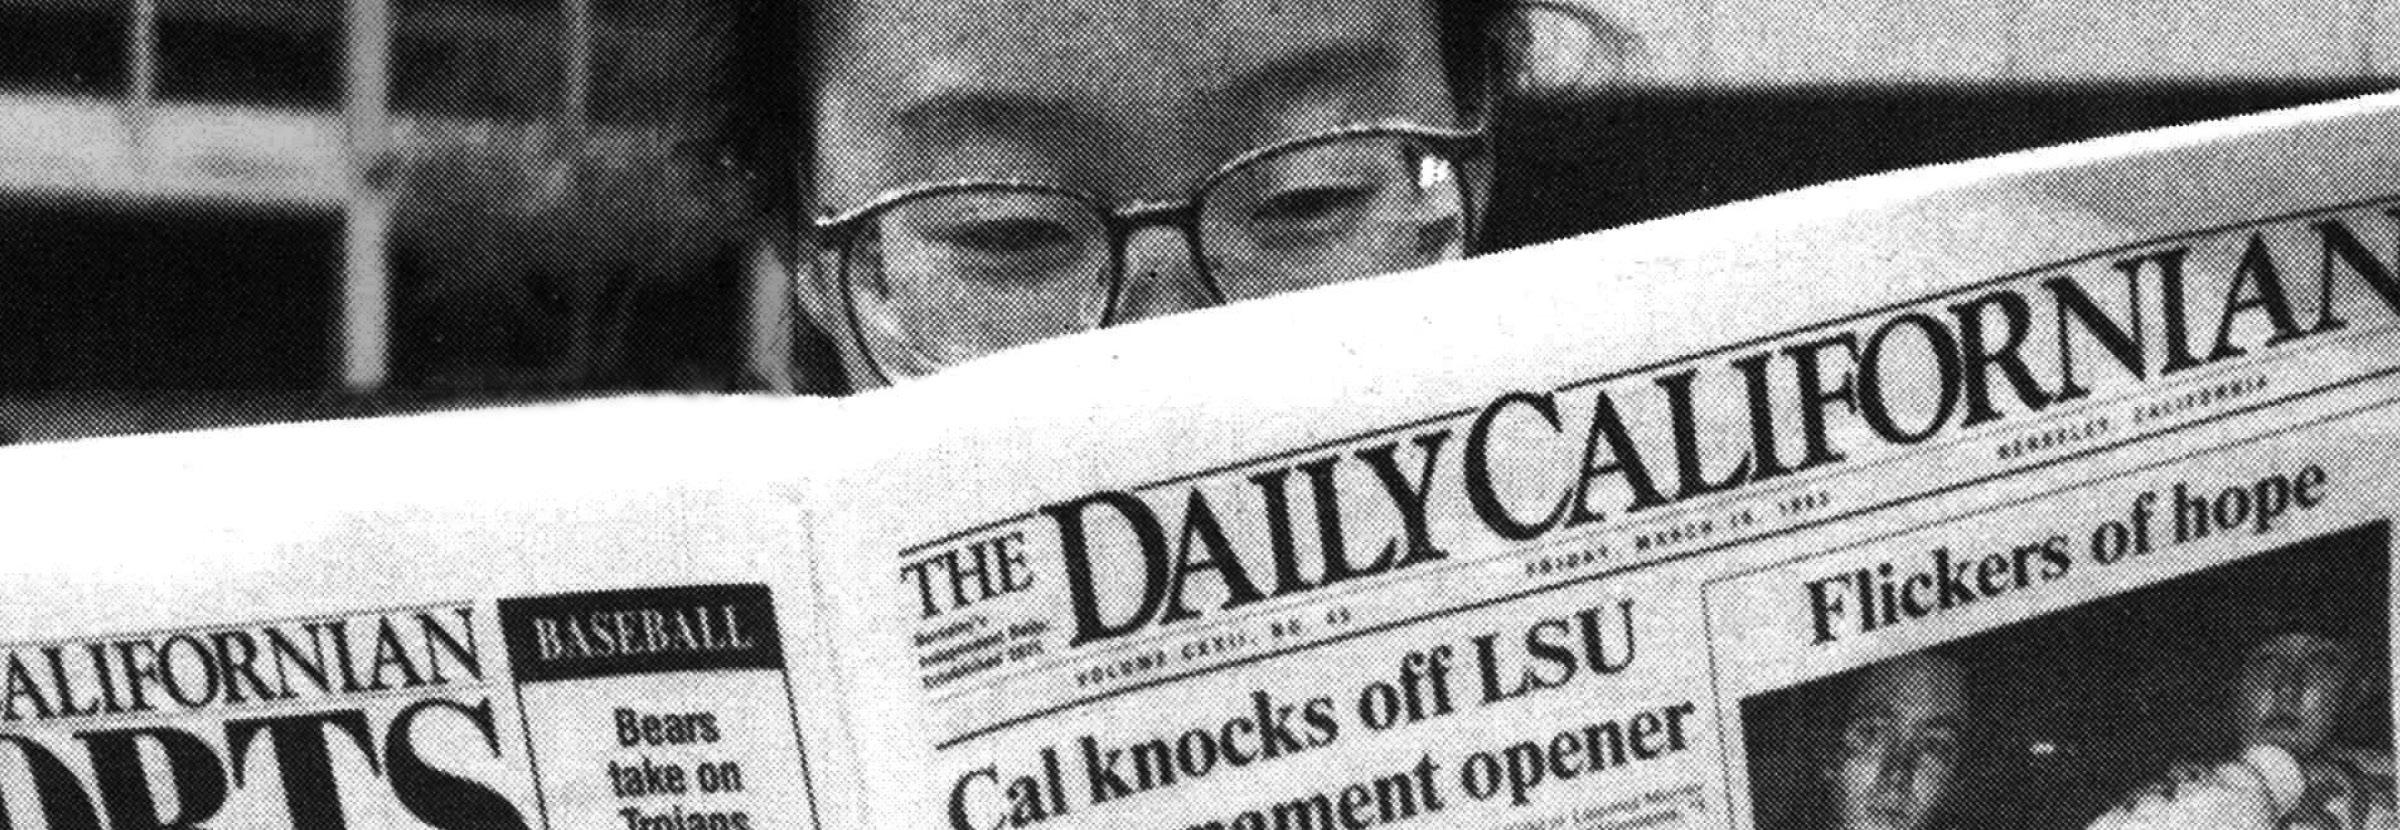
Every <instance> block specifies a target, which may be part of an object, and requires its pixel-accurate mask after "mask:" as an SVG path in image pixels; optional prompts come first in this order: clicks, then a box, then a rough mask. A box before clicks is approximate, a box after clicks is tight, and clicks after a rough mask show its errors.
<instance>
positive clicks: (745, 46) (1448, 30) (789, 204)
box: [716, 0, 1549, 222]
mask: <svg viewBox="0 0 2400 830" xmlns="http://www.w3.org/2000/svg"><path fill="white" fill-rule="evenodd" d="M812 1H813V2H822V0H733V6H734V8H733V13H732V15H731V16H730V17H729V18H728V23H729V25H730V26H731V30H730V31H729V32H728V37H727V44H728V45H727V47H726V48H727V50H728V51H727V52H726V54H725V55H724V59H723V60H721V61H719V63H718V66H719V69H720V71H719V74H718V78H717V84H718V87H719V88H718V90H717V94H718V96H719V98H718V100H720V101H722V102H723V104H722V106H723V107H724V110H723V113H722V117H721V118H720V121H719V125H718V131H717V136H716V142H717V151H718V158H719V160H720V163H721V164H723V165H724V166H725V167H727V168H729V170H730V172H733V173H735V174H736V175H737V176H738V178H740V179H741V180H743V181H745V182H747V183H748V187H747V191H748V196H749V197H750V198H751V199H752V200H754V201H755V203H756V205H757V207H758V208H759V209H760V211H761V213H762V214H764V215H765V216H766V217H768V218H770V219H773V220H775V221H779V222H789V221H791V220H793V219H795V218H796V217H795V216H794V212H795V211H797V210H798V209H799V207H800V202H801V198H802V196H803V195H804V194H802V193H801V192H800V187H801V182H803V181H805V180H806V178H807V175H806V174H807V173H808V170H807V169H806V168H805V166H804V165H805V164H806V161H807V158H808V149H809V140H810V139H809V135H810V133H811V132H812V131H813V125H812V124H811V123H810V117H811V112H810V109H809V103H808V100H807V97H808V88H807V84H806V80H805V79H806V73H807V69H808V67H807V60H808V57H807V55H808V33H809V32H810V31H812V28H811V25H810V24H811V14H810V12H811V10H810V8H809V4H810V2H812ZM1424 2H1428V3H1431V4H1433V6H1434V8H1435V10H1436V13H1437V14H1438V15H1439V21H1438V22H1439V25H1440V27H1441V33H1442V57H1443V60H1444V62H1445V64H1446V65H1447V66H1448V67H1449V75H1450V85H1451V89H1452V90H1453V91H1454V92H1455V93H1456V94H1457V95H1458V97H1459V100H1461V101H1464V102H1469V103H1470V104H1472V103H1474V102H1476V101H1477V99H1478V98H1479V97H1480V96H1481V94H1482V91H1483V90H1484V89H1485V87H1486V85H1487V84H1488V83H1490V82H1491V79H1497V78H1507V77H1513V76H1514V74H1515V73H1516V71H1517V68H1518V67H1517V65H1516V61H1517V60H1518V54H1519V52H1520V50H1519V49H1517V48H1515V45H1516V43H1517V42H1518V40H1519V39H1518V37H1517V36H1516V33H1515V31H1514V29H1513V28H1512V25H1513V24H1512V21H1514V20H1516V19H1517V16H1516V14H1515V10H1516V9H1518V8H1529V7H1531V6H1535V5H1541V6H1544V7H1547V6H1548V4H1549V0H1424ZM1484 115H1487V116H1488V115H1491V114H1490V113H1484Z"/></svg>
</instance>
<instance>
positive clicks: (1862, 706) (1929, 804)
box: [1831, 656, 1966, 830]
mask: <svg viewBox="0 0 2400 830" xmlns="http://www.w3.org/2000/svg"><path fill="white" fill-rule="evenodd" d="M1964 684H1965V676H1964V672H1963V671H1962V670H1961V669H1960V668H1959V666H1958V664H1956V663H1952V662H1950V661H1947V660H1943V659H1940V658H1934V657H1925V656H1912V657H1904V658H1901V659H1900V660H1897V661H1893V662H1890V663H1885V664H1883V665H1880V666H1876V667H1874V668H1871V669H1868V670H1867V672H1866V674H1865V675H1864V676H1863V677H1862V678H1861V680H1860V684H1859V687H1858V691H1857V693H1856V695H1855V696H1854V697H1853V698H1852V699H1851V701H1850V709H1849V712H1848V713H1847V717H1846V719H1845V720H1844V721H1843V726H1842V731H1841V736H1840V746H1839V753H1840V754H1839V760H1838V761H1837V762H1836V763H1835V764H1834V768H1833V769H1832V770H1831V777H1832V779H1833V781H1832V783H1833V787H1834V793H1835V797H1836V799H1837V807H1838V809H1839V813H1840V815H1839V818H1840V821H1841V824H1840V826H1841V827H1843V828H1846V830H1870V828H1871V829H1872V830H1922V828H1924V827H1925V826H1926V823H1927V822H1928V821H1929V820H1930V819H1931V817H1932V815H1933V811H1934V809H1935V808H1936V807H1938V806H1940V804H1941V802H1942V799H1943V797H1944V796H1945V795H1947V794H1948V793H1949V790H1950V783H1951V778H1952V776H1953V775H1955V774H1956V772H1957V769H1958V757H1959V749H1960V748H1959V737H1958V733H1959V718H1960V715H1961V714H1962V712H1963V710H1964V709H1965V707H1966V703H1965V701H1966V695H1965V689H1964Z"/></svg>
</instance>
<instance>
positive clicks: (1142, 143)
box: [725, 0, 1518, 388]
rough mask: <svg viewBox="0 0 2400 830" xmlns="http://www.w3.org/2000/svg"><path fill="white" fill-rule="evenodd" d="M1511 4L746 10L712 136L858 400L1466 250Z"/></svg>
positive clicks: (1134, 3)
mask: <svg viewBox="0 0 2400 830" xmlns="http://www.w3.org/2000/svg"><path fill="white" fill-rule="evenodd" d="M1515 5H1516V4H1514V3H1512V2H1507V0H1405V1H1404V2H1381V1H1380V0H1298V1H1297V2H1293V1H1291V0H1280V1H1279V2H1266V1H1265V0H1240V1H1239V2H1226V3H1189V2H1182V1H1181V0H1065V1H1064V2H1061V1H1060V0H1011V1H1010V2H962V1H953V0H944V2H931V3H883V2H861V1H860V0H756V1H755V2H751V3H748V4H746V12H745V13H746V14H747V15H749V16H750V17H751V18H753V19H751V20H748V21H744V22H743V23H742V24H741V25H738V26H736V27H735V29H734V33H735V35H736V38H737V42H736V53H735V58H734V59H733V60H731V61H729V62H728V64H727V67H728V69H729V71H730V73H731V76H730V77H729V78H728V79H727V80H728V83H729V84H730V85H731V88H732V91H733V92H734V94H735V100H736V101H737V102H738V106H736V107H735V108H734V109H733V116H734V117H733V119H732V120H731V122H730V124H729V129H728V130H727V132H726V138H725V140H726V142H727V146H728V150H729V152H730V153H732V154H733V155H734V157H735V158H737V159H739V160H740V163H741V164H743V165H744V166H745V167H746V168H747V169H748V170H749V171H750V172H751V174H752V175H753V176H754V178H755V179H756V181H757V182H759V183H761V186H762V187H763V190H764V192H765V193H766V194H767V196H768V199H769V201H770V202H771V203H772V204H773V208H774V210H775V211H776V212H778V213H781V214H785V215H786V216H787V217H802V218H798V219H796V220H794V224H795V225H796V226H798V227H799V233H798V236H799V237H801V239H800V246H801V247H803V248H804V249H806V250H807V251H808V253H807V254H804V255H802V257H800V260H801V261H803V262H806V263H810V264H812V266H813V267H804V268H801V269H799V271H800V273H799V275H798V295H799V299H800V305H801V307H802V308H803V309H804V310H805V312H806V315H807V317H808V319H809V321H810V323H811V324H812V325H814V326H815V327H816V328H817V329H818V330H820V331H822V332H826V333H828V334H829V335H830V337H831V339H832V340H833V345H834V348H835V349H836V350H838V352H839V354H840V361H839V362H840V365H841V369H842V371H843V373H844V374H846V375H847V376H848V380H849V382H850V384H851V385H852V386H853V387H855V388H870V387H875V386H881V385H885V384H887V383H889V382H890V381H892V380H895V379H901V378H908V377H916V376H921V375H924V374H928V373H931V372H933V371H936V370H939V369H942V368H944V367H947V366H950V365H953V364H956V363H958V362H960V361H964V360H967V359H970V358H973V357H977V356H980V355H983V354H987V353H990V352H993V351H996V350H999V349H1003V348H1008V347H1011V346H1018V345H1023V344H1026V343H1030V342H1033V341H1037V340H1043V339H1047V338H1051V337H1056V336H1059V335H1063V334H1069V333H1072V332H1077V331H1085V330H1090V329H1095V328H1099V327H1102V326H1109V325H1116V324H1120V323H1126V322H1131V321H1135V320H1141V319H1146V318H1150V317H1155V316H1159V315H1163V314H1170V313H1174V312H1177V311H1183V310H1187V309H1192V308H1198V307H1203V306H1213V305H1220V304H1223V303H1227V302H1234V301H1240V300H1246V299H1251V298H1255V297H1262V296H1267V295H1272V294H1277V293H1281V292H1285V291H1291V290H1294V289H1299V288H1306V287H1310V286H1316V285H1324V284H1328V283H1334V282H1341V281H1345V280H1351V279H1356V278H1359V277H1363V276H1368V275H1373V274H1380V273H1386V272H1391V271H1398V270H1405V269H1409V268H1415V267H1419V266H1423V265H1428V264H1432V263H1435V262H1439V261H1442V260H1446V259H1451V258H1455V257H1458V256H1461V255H1463V254H1464V253H1466V252H1468V250H1469V249H1470V248H1472V246H1473V243H1474V239H1475V234H1476V229H1477V226H1478V224H1479V219H1480V216H1481V214H1482V212H1483V201H1484V198H1485V191H1486V190H1487V187H1486V183H1487V181H1488V179H1489V172H1490V167H1489V164H1490V148H1489V143H1488V136H1489V127H1490V120H1489V118H1490V115H1491V112H1492V109H1493V106H1492V105H1493V102H1494V99H1495V98H1496V96H1497V95H1498V94H1499V93H1498V90H1497V87H1498V84H1499V80H1498V79H1500V78H1503V77H1507V76H1508V75H1510V74H1511V72H1512V69H1511V66H1512V65H1513V64H1514V63H1515V62H1516V60H1517V49H1516V47H1515V46H1514V44H1515V42H1516V41H1517V40H1518V39H1517V38H1512V37H1510V36H1509V35H1508V34H1507V32H1506V31H1504V30H1505V29H1508V28H1510V27H1511V26H1512V20H1514V19H1515V14H1516V11H1515V9H1514V8H1513V7H1514V6H1515ZM795 16H797V17H799V18H801V20H800V21H795V20H794V19H793V18H794V17H795ZM803 21H804V22H803ZM811 125H813V127H814V129H813V132H811V131H809V130H808V128H809V126H811ZM795 183H797V184H795Z"/></svg>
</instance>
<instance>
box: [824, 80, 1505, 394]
mask: <svg viewBox="0 0 2400 830" xmlns="http://www.w3.org/2000/svg"><path fill="white" fill-rule="evenodd" d="M1378 137H1396V138H1402V139H1407V140H1412V141H1420V142H1424V143H1425V144H1427V145H1428V146H1429V147H1430V148H1431V150H1432V154H1433V155H1436V156H1439V157H1441V158H1444V159H1448V160H1449V161H1450V162H1451V164H1452V166H1453V167H1454V168H1455V172H1456V174H1457V175H1458V176H1459V179H1460V180H1459V182H1458V189H1459V199H1460V211H1461V213H1462V214H1464V219H1465V221H1464V225H1465V227H1464V228H1462V229H1461V233H1460V236H1461V238H1462V239H1463V240H1465V241H1466V242H1467V243H1468V244H1472V243H1473V241H1474V240H1475V238H1476V237H1477V236H1478V235H1479V234H1480V233H1481V231H1482V222H1483V219H1484V216H1483V210H1482V206H1481V205H1479V204H1477V203H1476V192H1475V176H1474V175H1470V171H1472V170H1474V169H1475V168H1473V167H1472V166H1471V165H1472V164H1474V163H1475V162H1478V161H1482V160H1485V159H1488V158H1490V157H1491V155H1492V153H1493V150H1492V131H1491V126H1490V124H1489V122H1488V121H1487V122H1484V123H1479V124H1477V125H1475V126H1472V127H1464V128H1453V127H1434V126H1429V125H1426V124H1423V123H1420V122H1416V121H1406V120H1385V121H1371V122H1363V123H1358V124H1350V125H1345V126H1340V127H1335V128H1333V129H1329V130H1323V131H1320V132H1314V133H1308V134H1305V135H1300V136H1294V137H1292V138H1287V139H1283V140H1280V141H1275V142H1271V143H1268V144H1265V145H1261V146H1259V147H1256V148H1252V149H1251V150H1249V151H1247V152H1244V153H1242V154H1240V155H1237V156H1234V157H1233V158H1232V159H1229V160H1227V161H1226V162H1225V163H1224V164H1221V165H1218V166H1217V168H1216V169H1215V170H1214V171H1212V172H1210V173H1209V174H1208V175H1207V176H1205V177H1202V178H1201V179H1200V181H1199V182H1198V183H1197V184H1195V185H1194V186H1193V187H1192V188H1191V190H1190V191H1189V193H1187V194H1186V195H1185V196H1184V197H1183V198H1182V199H1168V200H1148V201H1133V202H1118V201H1114V200H1111V199H1109V198H1107V197H1104V196H1101V195H1100V194H1097V193H1094V192H1091V191H1089V190H1083V189H1080V188H1073V187H1068V186H1066V185H1063V184H1059V183H1057V182H1051V181H1042V180H1037V179H1006V178H968V179H953V180H949V181H939V182H925V183H921V184H914V185H909V186H905V187H901V188H897V189H893V190H889V191H885V192H884V193H882V194H881V195H878V196H876V197H874V198H872V199H869V200H867V202H866V203H865V204H862V205H859V206H858V207H854V208H851V209H849V210H846V211H842V212H840V213H828V214H826V215H824V216H822V217H819V218H817V219H815V220H812V221H811V222H810V223H809V229H810V230H811V231H812V232H813V234H812V235H813V240H812V241H813V242H814V243H815V244H816V246H817V248H818V249H819V250H822V251H830V252H832V253H833V255H834V256H835V257H836V267H837V269H838V270H839V271H840V272H841V273H840V284H839V285H838V286H836V288H837V289H838V290H839V291H840V292H841V295H842V306H843V308H844V310H846V311H847V312H848V314H847V315H846V316H847V317H849V322H850V336H851V339H852V340H853V341H854V342H855V343H857V345H858V348H859V352H860V354H861V355H863V356H864V357H865V358H866V362H867V364H868V366H869V368H871V369H872V370H873V371H874V372H875V373H876V375H878V376H879V377H881V379H883V380H884V381H885V382H887V383H888V382H890V381H891V380H892V375H891V373H890V372H887V371H885V370H884V368H883V361H882V359H881V358H880V357H878V356H877V355H876V349H875V347H874V346H873V345H872V344H869V343H868V342H867V338H866V329H865V326H864V325H863V323H862V321H861V320H860V319H859V310H858V301H857V299H856V298H855V297H854V296H853V294H852V285H851V276H850V270H851V269H850V260H851V258H852V249H853V248H854V247H855V246H856V244H857V242H858V240H857V237H858V235H859V233H860V232H861V229H862V228H864V227H866V226H867V223H868V222H870V221H871V220H873V219H875V218H877V217H879V216H881V215H883V214H884V213H886V212H889V211H890V210H892V209H893V208H896V207H899V206H901V205H904V204H907V203H910V202H914V201H917V200H920V199H928V198H933V197H936V196H946V195H950V194H955V193H976V192H983V191H1007V192H1012V193H1037V194H1042V195H1047V196H1055V197H1058V198H1063V199H1068V200H1071V201H1073V202H1076V203H1078V204H1081V205H1083V206H1084V207H1086V208H1089V209H1090V211H1091V215H1093V216H1095V217H1098V218H1099V219H1100V223H1101V226H1102V228H1103V230H1105V231H1106V232H1107V234H1108V242H1109V245H1108V247H1109V266H1110V267H1109V276H1108V292H1107V296H1106V298H1105V300H1104V301H1103V303H1102V305H1101V309H1100V322H1099V323H1098V324H1097V325H1095V326H1093V327H1092V328H1090V329H1083V330H1082V331H1097V330H1099V329H1104V328H1109V327H1111V326H1114V325H1118V324H1119V323H1121V322H1122V321H1120V320H1118V319H1116V318H1117V316H1118V303H1119V301H1120V300H1121V299H1122V297H1123V294H1124V291H1125V278H1126V273H1127V271H1128V270H1130V269H1129V268H1127V265H1126V263H1127V259H1128V257H1127V256H1126V248H1127V246H1128V245H1129V244H1130V243H1131V241H1132V239H1133V235H1134V234H1135V233H1136V232H1138V231H1141V230H1142V229H1144V228H1152V227H1173V228H1175V229H1177V230H1179V231H1181V232H1182V235H1183V239H1184V244H1185V246H1186V247H1187V248H1188V249H1189V250H1188V253H1189V255H1190V256H1191V261H1192V270H1193V273H1194V274H1195V275H1196V276H1197V277H1198V278H1199V280H1200V285H1201V287H1202V288H1203V289H1205V290H1206V291H1207V292H1208V300H1209V306H1210V307H1214V306H1221V305H1225V304H1226V303H1228V302H1231V301H1230V300H1228V299H1227V298H1226V294H1225V290H1224V287H1223V286H1220V285H1218V284H1217V279H1216V275H1215V274H1214V273H1212V272H1211V269H1210V268H1209V264H1208V255H1207V249H1206V248H1205V247H1204V246H1203V245H1202V244H1201V241H1200V239H1201V229H1200V220H1201V203H1202V201H1203V200H1204V198H1205V197H1207V196H1208V195H1209V194H1210V191H1213V190H1215V189H1216V188H1217V186H1218V185H1220V184H1223V183H1224V182H1225V180H1227V179H1230V178H1232V177H1233V176H1235V175H1237V174H1240V173H1242V172H1245V171H1246V170H1247V169H1248V168H1249V167H1251V166H1253V165H1255V164H1257V163H1259V162H1261V161H1263V160H1265V159H1269V158H1275V157H1278V156H1282V155H1285V154H1289V153H1295V152H1300V151H1303V150H1307V149H1310V148H1313V147H1318V146H1322V145H1327V144H1334V143H1338V142H1342V141H1349V140H1353V139H1360V138H1378Z"/></svg>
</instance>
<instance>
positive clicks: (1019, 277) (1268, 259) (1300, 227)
mask: <svg viewBox="0 0 2400 830" xmlns="http://www.w3.org/2000/svg"><path fill="white" fill-rule="evenodd" d="M1484 149H1485V131H1484V130H1482V129H1469V130H1451V129H1441V128H1434V127H1425V126H1419V125H1414V124H1401V123H1378V124H1365V125H1358V126H1351V127H1344V128H1341V129H1336V130H1331V131H1328V132H1322V133H1316V134H1313V135H1308V136H1303V137H1300V138H1295V139H1292V140H1288V141H1283V142H1278V143H1276V144H1272V145H1269V146H1266V147H1261V148H1259V149H1256V150H1252V151H1250V152H1248V153H1244V154H1242V155H1241V156H1238V157H1236V158H1235V159H1234V160H1233V161H1231V162H1228V163H1227V164H1225V165H1224V166H1223V167H1220V168H1218V169H1217V171H1216V172H1214V173H1212V174H1210V175H1209V176H1208V177H1207V178H1205V179H1203V180H1201V183H1200V185H1199V187H1197V188H1196V189H1194V191H1193V192H1192V195H1191V197H1190V198H1188V199H1185V200H1183V201H1181V202H1147V203H1137V204H1129V205H1122V206H1119V205H1114V204H1111V203H1110V202H1108V201H1107V200H1105V199H1103V198H1102V197H1100V196H1098V195H1095V194H1092V193H1088V192H1085V191H1080V190H1075V189H1071V188H1066V187H1061V186H1058V185H1055V184H1049V183H1043V182H1032V181H1011V180H972V181H953V182H942V183H935V184H925V185H918V186H914V187H909V188H904V189H901V190H896V191H892V192H890V193H887V194H884V195H882V196H880V197H877V198H876V199H874V200H872V201H870V202H868V203H867V204H866V205H864V206H861V207H859V208H856V209H853V210H850V211H847V212H844V213H841V214H837V215H831V216H828V217H826V218H824V219H820V220H818V221H817V222H816V223H815V229H816V231H817V234H818V235H817V239H818V240H819V242H820V244H821V245H824V246H825V247H826V248H827V249H829V250H832V251H834V252H835V253H836V254H837V258H838V261H839V271H840V274H839V278H840V283H841V286H840V288H841V292H842V295H843V298H844V302H845V303H846V304H847V305H848V307H849V317H850V320H849V322H850V329H851V335H852V337H854V338H856V340H857V341H858V345H859V348H860V350H861V351H862V352H863V353H864V354H866V355H867V361H868V362H869V363H870V364H872V366H873V369H874V370H875V371H876V372H878V373H880V374H882V375H883V377H884V379H885V380H887V381H888V380H890V379H892V378H893V377H896V376H899V377H905V376H914V375H921V374H927V373H930V372H933V371H935V370H938V369H940V368H943V367H946V366H950V365H953V364H956V363H959V362H963V361H966V360H969V359H973V358H976V357H980V356H983V355H985V354H989V353H992V352H996V351H999V350H1002V349H1006V348H1009V347H1013V346H1019V345H1024V344H1027V343H1032V342H1035V341H1039V340H1045V339H1049V338H1052V337H1057V336H1060V335H1065V334H1072V333H1076V332H1081V331H1089V330H1092V329H1097V328H1102V327H1105V326H1109V325H1112V324H1114V323H1117V322H1121V321H1122V320H1123V319H1124V318H1125V317H1127V316H1128V312H1127V310H1126V309H1125V308H1124V307H1123V306H1124V304H1125V297H1126V294H1127V291H1126V270H1127V259H1128V257H1127V256H1126V246H1127V243H1128V241H1129V240H1130V239H1131V238H1132V236H1133V235H1134V234H1135V233H1136V232H1138V231H1140V230H1142V229H1144V228H1149V227H1160V226H1164V227H1173V228H1177V229H1180V230H1181V231H1183V236H1184V240H1185V243H1186V244H1187V245H1188V246H1189V254H1190V256H1191V262H1192V267H1193V270H1194V271H1195V272H1196V275H1197V277H1198V282H1199V283H1200V288H1201V290H1202V291H1203V292H1204V293H1205V294H1206V298H1205V299H1206V304H1208V305H1221V304H1224V303H1228V302H1238V301H1241V300H1248V299H1253V298H1257V297H1264V296H1268V295H1271V294H1279V293H1283V292H1286V291H1294V290H1298V289H1303V288H1311V287H1315V286H1320V285H1328V284H1332V283H1337V282H1344V281H1347V280H1353V279H1357V278H1360V277H1365V276H1371V275H1375V274H1381V273H1388V272H1392V271H1400V270H1407V269H1410V268H1416V267H1420V266H1424V265H1430V264H1433V263H1436V262H1441V261H1445V260H1450V259H1456V258H1458V257H1460V256H1463V255H1465V253H1466V246H1467V243H1468V240H1470V239H1473V238H1474V234H1475V232H1476V229H1477V225H1478V223H1479V220H1480V218H1479V216H1478V211H1477V208H1476V206H1475V204H1474V199H1473V191H1472V188H1471V187H1470V186H1469V184H1468V182H1469V180H1470V178H1471V176H1470V175H1469V174H1468V172H1467V171H1468V166H1469V165H1470V164H1471V163H1474V162H1476V161H1478V160H1479V158H1480V156H1481V155H1482V154H1483V152H1484Z"/></svg>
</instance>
